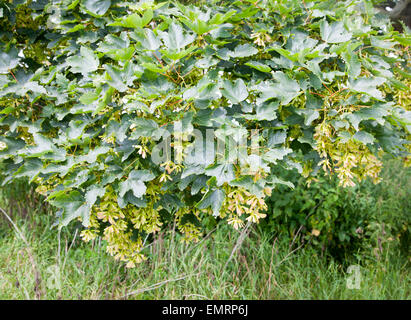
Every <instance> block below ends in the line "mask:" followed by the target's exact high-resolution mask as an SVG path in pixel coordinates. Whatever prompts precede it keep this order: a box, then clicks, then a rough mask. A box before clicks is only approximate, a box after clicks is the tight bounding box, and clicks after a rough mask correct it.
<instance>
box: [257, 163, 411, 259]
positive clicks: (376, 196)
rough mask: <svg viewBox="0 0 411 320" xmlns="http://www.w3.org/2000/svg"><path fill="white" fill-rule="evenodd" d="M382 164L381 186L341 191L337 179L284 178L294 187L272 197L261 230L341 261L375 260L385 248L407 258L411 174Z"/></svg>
mask: <svg viewBox="0 0 411 320" xmlns="http://www.w3.org/2000/svg"><path fill="white" fill-rule="evenodd" d="M385 163H386V165H385V167H384V170H383V172H382V174H381V178H382V181H381V182H380V183H379V184H377V185H375V184H373V183H372V182H371V181H369V180H366V181H363V182H362V183H359V184H358V185H356V186H355V187H350V188H343V187H341V186H339V185H338V179H336V177H335V176H333V177H330V176H325V175H324V174H321V175H319V176H318V177H317V178H316V179H315V181H312V182H311V183H307V180H306V179H303V178H301V177H299V176H298V175H297V174H295V173H294V174H290V173H288V174H289V175H288V177H287V178H289V179H290V180H291V181H293V182H294V184H295V188H294V189H293V190H291V189H290V188H289V187H286V186H279V187H278V189H276V191H275V192H273V194H272V196H271V198H270V200H269V201H267V204H268V212H269V214H268V217H267V218H266V219H265V221H264V222H263V223H262V224H261V225H262V226H261V227H262V229H263V231H264V232H269V233H272V234H274V235H276V236H278V235H279V236H281V237H286V238H287V237H288V238H289V239H290V241H291V240H292V239H293V238H294V237H296V236H297V237H298V240H299V241H298V242H300V241H302V242H306V243H307V242H309V243H310V245H312V246H314V247H317V248H318V250H319V251H321V252H322V253H324V252H326V253H329V254H331V255H333V256H334V257H336V258H339V259H344V258H346V256H347V255H352V254H355V253H360V254H361V255H366V256H368V257H369V256H371V257H373V258H374V259H379V258H380V257H381V256H382V254H383V253H384V254H385V252H386V251H387V247H388V246H390V247H391V251H392V252H395V254H397V253H398V252H402V254H403V255H404V256H405V257H407V256H409V240H410V222H411V215H410V212H411V203H410V201H409V199H410V198H411V169H410V168H408V169H404V168H401V166H402V164H401V162H399V161H392V160H391V161H388V160H386V161H385Z"/></svg>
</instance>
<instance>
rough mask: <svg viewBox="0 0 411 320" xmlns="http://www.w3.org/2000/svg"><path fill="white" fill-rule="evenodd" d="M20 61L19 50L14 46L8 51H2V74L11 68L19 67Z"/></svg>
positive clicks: (0, 71)
mask: <svg viewBox="0 0 411 320" xmlns="http://www.w3.org/2000/svg"><path fill="white" fill-rule="evenodd" d="M19 61H20V58H19V56H18V51H17V49H16V48H14V47H13V48H11V49H10V50H9V51H7V52H6V51H2V52H0V74H6V73H9V70H12V69H14V68H15V67H17V65H18V63H19Z"/></svg>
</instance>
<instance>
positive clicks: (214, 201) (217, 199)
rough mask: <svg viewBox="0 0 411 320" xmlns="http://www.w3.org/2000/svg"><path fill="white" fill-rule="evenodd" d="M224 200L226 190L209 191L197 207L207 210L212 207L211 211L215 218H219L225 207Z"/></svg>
mask: <svg viewBox="0 0 411 320" xmlns="http://www.w3.org/2000/svg"><path fill="white" fill-rule="evenodd" d="M224 198H225V192H224V190H220V189H216V190H209V191H208V192H207V193H206V194H205V195H204V196H203V198H202V199H201V200H200V201H199V202H198V203H197V205H196V207H197V208H199V209H207V208H208V207H211V209H212V210H213V216H215V217H218V216H219V214H220V209H221V206H222V205H223V201H224Z"/></svg>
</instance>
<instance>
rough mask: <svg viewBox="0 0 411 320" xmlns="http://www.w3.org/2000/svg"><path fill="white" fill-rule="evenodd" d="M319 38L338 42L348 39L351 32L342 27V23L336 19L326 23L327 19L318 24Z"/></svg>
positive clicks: (329, 41)
mask: <svg viewBox="0 0 411 320" xmlns="http://www.w3.org/2000/svg"><path fill="white" fill-rule="evenodd" d="M320 32H321V38H322V39H323V40H324V41H326V42H328V43H340V42H346V41H349V40H350V39H351V37H352V33H350V32H348V31H347V29H345V27H344V23H343V22H341V21H336V22H333V23H331V24H328V22H327V20H325V19H324V20H323V21H322V23H321V25H320Z"/></svg>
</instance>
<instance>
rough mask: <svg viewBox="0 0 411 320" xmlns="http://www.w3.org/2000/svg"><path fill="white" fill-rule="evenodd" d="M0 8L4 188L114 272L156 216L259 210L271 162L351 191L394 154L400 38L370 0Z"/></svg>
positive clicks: (187, 226)
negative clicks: (47, 208)
mask: <svg viewBox="0 0 411 320" xmlns="http://www.w3.org/2000/svg"><path fill="white" fill-rule="evenodd" d="M0 5H1V9H2V10H1V15H2V20H1V21H0V28H1V30H2V32H1V33H0V47H1V50H2V51H1V53H0V90H1V91H0V132H1V136H0V160H1V165H2V168H3V173H4V176H5V178H4V180H3V184H6V183H8V182H10V181H13V180H14V179H18V178H22V177H29V179H30V181H31V182H35V183H37V184H38V185H39V187H38V188H37V191H38V192H39V193H41V194H43V195H45V196H47V200H48V201H49V202H50V203H51V204H52V205H54V206H55V207H57V208H58V209H59V211H58V221H59V225H60V227H61V226H65V225H67V224H68V223H69V222H71V221H73V220H75V219H79V220H81V221H82V223H83V225H84V226H85V227H86V229H85V230H84V231H83V232H82V237H83V239H84V240H86V241H88V240H91V239H94V238H95V237H97V236H98V235H102V236H103V237H104V239H105V240H107V242H108V246H107V249H108V251H109V252H110V253H111V254H112V255H114V256H115V257H116V258H117V259H121V260H123V261H126V262H127V263H128V266H130V267H132V266H134V265H135V263H137V262H140V261H142V260H143V259H144V258H145V257H144V256H143V255H142V254H141V252H140V251H141V249H142V248H143V247H144V245H145V243H146V241H149V240H150V237H151V235H152V234H153V233H155V232H158V231H159V230H161V228H164V227H167V226H169V225H170V223H168V221H170V222H171V225H175V226H176V228H177V229H178V230H179V231H181V232H182V234H184V236H185V239H186V240H187V241H191V240H196V239H198V238H199V237H200V236H201V220H202V219H204V218H205V217H213V218H210V219H214V218H215V219H217V220H220V219H225V220H227V221H228V223H229V224H231V225H233V226H234V227H235V228H240V227H242V226H243V225H244V223H245V222H246V220H248V221H249V222H253V223H256V222H258V221H259V220H260V219H261V218H264V217H265V215H266V214H265V210H266V208H267V205H266V203H265V197H266V195H269V194H270V193H271V190H272V189H273V188H274V187H275V186H277V185H278V184H281V183H284V182H283V181H281V180H279V179H278V174H277V173H278V172H279V170H281V169H284V168H285V169H287V170H291V169H295V168H297V170H298V171H299V173H300V174H302V175H303V176H304V177H308V176H310V175H312V174H313V173H315V172H317V171H318V169H320V168H323V169H324V170H327V171H330V170H332V171H333V172H335V173H336V174H337V175H338V178H339V181H340V184H342V185H344V186H352V185H354V184H355V181H357V180H361V179H364V178H365V177H371V178H372V179H373V180H374V181H378V179H379V178H378V174H379V172H380V170H381V167H382V163H381V161H380V160H379V159H378V152H379V150H381V149H382V150H384V151H385V152H388V153H391V154H393V155H394V156H397V157H398V156H406V155H407V154H408V151H407V144H408V140H409V131H410V123H411V121H410V116H411V112H410V110H407V108H409V105H408V104H407V103H406V101H407V99H408V98H407V97H408V96H409V84H410V81H409V77H410V73H409V65H407V63H408V60H407V58H408V51H407V49H406V48H405V47H406V46H408V45H409V44H410V37H409V35H408V34H400V33H398V32H397V31H394V29H393V27H392V26H391V24H390V21H389V19H388V18H387V17H386V16H384V15H383V14H380V13H378V11H377V10H375V9H373V7H372V5H371V2H369V1H359V0H353V1H338V2H335V1H319V0H318V1H297V0H287V1H285V0H282V1H270V0H263V1H222V2H220V1H209V2H205V1H204V2H201V3H200V4H199V5H198V6H193V5H182V4H181V3H174V2H153V1H141V2H138V3H135V2H130V3H129V2H124V1H119V0H81V1H67V0H57V1H52V2H50V1H36V2H34V1H30V0H28V1H27V0H26V1H24V0H22V1H9V2H5V1H2V2H1V3H0ZM331 8H332V10H330V9H331ZM210 131H211V133H212V134H211V135H210V136H209V135H208V134H207V133H208V132H210ZM170 147H173V148H172V150H171V149H170V150H169V148H170ZM324 214H325V213H324ZM344 221H345V220H344ZM319 223H321V222H319ZM345 236H346V234H344V235H343V234H341V237H345Z"/></svg>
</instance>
